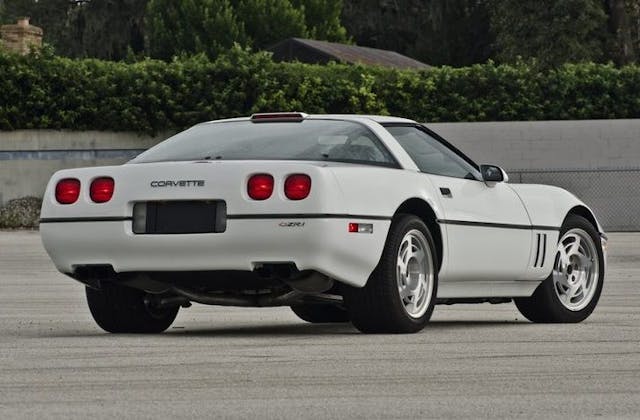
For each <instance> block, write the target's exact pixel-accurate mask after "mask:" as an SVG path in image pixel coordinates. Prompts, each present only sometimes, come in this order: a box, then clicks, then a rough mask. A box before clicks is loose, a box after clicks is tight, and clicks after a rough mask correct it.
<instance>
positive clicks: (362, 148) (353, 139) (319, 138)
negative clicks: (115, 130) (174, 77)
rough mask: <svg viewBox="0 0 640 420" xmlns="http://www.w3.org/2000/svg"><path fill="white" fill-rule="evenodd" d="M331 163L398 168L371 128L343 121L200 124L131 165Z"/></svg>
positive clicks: (152, 150)
mask: <svg viewBox="0 0 640 420" xmlns="http://www.w3.org/2000/svg"><path fill="white" fill-rule="evenodd" d="M209 159H211V160H313V161H318V160H327V161H337V162H352V163H365V164H373V165H383V166H396V162H395V160H394V159H393V157H392V156H391V154H390V153H389V152H388V151H387V149H386V148H385V147H384V146H383V145H382V143H381V142H380V140H379V139H378V138H377V137H376V136H375V135H374V134H373V133H372V132H371V131H370V130H369V129H368V128H367V127H365V126H363V125H361V124H358V123H354V122H349V121H338V120H309V119H307V120H304V121H302V122H267V123H253V122H251V121H229V122H220V123H205V124H200V125H196V126H194V127H192V128H190V129H188V130H186V131H183V132H182V133H179V134H176V135H175V136H173V137H171V138H169V139H168V140H165V141H164V142H162V143H160V144H158V145H157V146H155V147H152V148H151V149H149V150H147V151H146V152H144V153H142V154H140V155H139V156H138V157H136V158H135V159H133V160H132V161H131V163H148V162H166V161H183V160H209Z"/></svg>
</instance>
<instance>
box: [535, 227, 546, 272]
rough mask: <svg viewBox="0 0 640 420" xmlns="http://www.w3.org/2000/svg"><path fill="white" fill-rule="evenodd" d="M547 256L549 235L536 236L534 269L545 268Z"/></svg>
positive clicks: (538, 234) (540, 234) (539, 234)
mask: <svg viewBox="0 0 640 420" xmlns="http://www.w3.org/2000/svg"><path fill="white" fill-rule="evenodd" d="M546 256H547V234H546V233H537V234H536V260H535V262H534V263H533V266H534V267H538V268H542V267H544V259H545V257H546Z"/></svg>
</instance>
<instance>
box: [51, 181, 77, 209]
mask: <svg viewBox="0 0 640 420" xmlns="http://www.w3.org/2000/svg"><path fill="white" fill-rule="evenodd" d="M78 197H80V180H78V179H75V178H65V179H61V180H60V181H58V183H57V184H56V200H57V201H58V203H60V204H73V203H75V202H76V201H78Z"/></svg>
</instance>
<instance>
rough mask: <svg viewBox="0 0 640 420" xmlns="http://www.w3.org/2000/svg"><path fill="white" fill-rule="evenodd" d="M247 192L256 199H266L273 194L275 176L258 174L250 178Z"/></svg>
mask: <svg viewBox="0 0 640 420" xmlns="http://www.w3.org/2000/svg"><path fill="white" fill-rule="evenodd" d="M247 194H249V197H251V198H252V199H254V200H266V199H267V198H269V197H271V194H273V177H272V176H271V175H269V174H256V175H253V176H251V178H249V182H248V183H247Z"/></svg>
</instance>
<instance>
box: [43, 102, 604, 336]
mask: <svg viewBox="0 0 640 420" xmlns="http://www.w3.org/2000/svg"><path fill="white" fill-rule="evenodd" d="M507 181H508V177H507V174H506V173H505V171H504V170H502V169H501V168H499V167H497V166H494V165H477V164H476V163H474V162H473V161H472V160H471V159H470V158H468V157H467V156H465V155H464V154H463V153H462V152H460V151H459V150H458V149H456V148H455V147H453V146H452V145H451V144H449V143H448V142H447V141H445V140H444V139H442V138H441V137H440V136H438V135H437V134H436V133H434V132H432V131H431V130H429V129H428V128H427V127H425V126H424V125H422V124H418V123H416V122H415V121H411V120H407V119H403V118H395V117H384V116H358V115H306V114H303V113H271V114H255V115H253V116H251V117H247V118H234V119H228V120H219V121H212V122H207V123H202V124H198V125H196V126H194V127H192V128H190V129H188V130H186V131H184V132H182V133H179V134H177V135H175V136H173V137H171V138H169V139H168V140H166V141H164V142H162V143H160V144H158V145H157V146H155V147H152V148H151V149H149V150H147V151H145V152H143V153H141V154H140V155H138V156H137V157H136V158H134V159H133V160H131V161H130V162H128V163H126V164H124V165H121V166H109V167H93V168H80V169H69V170H62V171H59V172H57V173H55V174H54V175H53V177H52V178H51V180H50V182H49V184H48V186H47V190H46V193H45V196H44V200H43V204H42V212H41V220H40V231H41V235H42V241H43V244H44V247H45V249H46V250H47V252H48V253H49V255H50V257H51V259H52V260H53V262H54V264H55V265H56V267H57V268H58V270H60V271H61V272H62V273H65V274H67V275H68V276H70V277H72V278H74V279H76V280H78V281H80V282H82V283H84V284H85V285H86V295H87V301H88V305H89V309H90V311H91V313H92V315H93V317H94V319H95V321H96V322H97V323H98V325H99V326H100V327H102V328H103V329H104V330H106V331H109V332H116V333H117V332H120V333H126V332H133V333H136V332H138V333H153V332H161V331H164V330H165V329H167V328H168V327H169V326H170V325H171V323H172V322H173V321H174V319H175V317H176V315H177V313H178V310H179V309H180V307H188V306H190V305H191V303H192V302H198V303H202V304H212V305H229V306H290V307H291V308H292V309H293V311H294V312H295V313H296V314H297V315H298V316H299V317H300V318H302V319H304V320H306V321H309V322H349V321H350V322H352V323H353V324H354V325H355V326H356V327H357V328H358V329H359V330H361V331H363V332H392V333H393V332H415V331H419V330H421V329H422V328H423V327H424V326H425V324H426V323H427V321H428V320H429V318H430V317H431V314H432V312H433V309H434V305H435V304H436V303H444V304H453V303H482V302H491V303H501V302H510V301H514V302H515V304H516V306H517V308H518V310H519V311H520V312H521V313H522V314H523V315H524V316H525V317H526V318H527V319H529V320H531V321H534V322H580V321H582V320H584V319H586V318H587V317H588V316H589V315H590V314H591V313H592V311H593V310H594V308H595V306H596V304H597V302H598V299H599V297H600V294H601V291H602V286H603V282H604V274H605V268H606V267H605V264H606V235H605V233H604V232H603V229H602V227H601V226H600V225H599V223H598V221H597V220H596V218H595V216H594V214H593V212H592V211H591V210H590V209H589V208H588V207H587V206H586V205H585V204H584V203H583V202H581V201H580V200H579V199H578V198H576V197H575V196H574V195H572V194H571V193H569V192H567V191H565V190H563V189H560V188H556V187H551V186H543V185H524V184H509V183H508V182H507Z"/></svg>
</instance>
